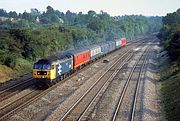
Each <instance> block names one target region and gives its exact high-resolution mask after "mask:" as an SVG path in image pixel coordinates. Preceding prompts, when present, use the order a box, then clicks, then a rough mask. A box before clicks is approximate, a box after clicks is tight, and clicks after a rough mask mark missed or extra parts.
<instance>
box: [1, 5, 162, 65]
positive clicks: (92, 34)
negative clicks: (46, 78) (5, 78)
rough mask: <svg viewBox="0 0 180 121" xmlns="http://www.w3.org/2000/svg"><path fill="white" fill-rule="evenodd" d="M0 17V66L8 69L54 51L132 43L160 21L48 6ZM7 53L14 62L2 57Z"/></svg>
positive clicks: (151, 18) (159, 24) (158, 19)
mask: <svg viewBox="0 0 180 121" xmlns="http://www.w3.org/2000/svg"><path fill="white" fill-rule="evenodd" d="M0 17H1V18H0V22H1V25H0V30H1V31H0V40H1V44H0V64H6V65H7V66H10V67H12V68H14V65H13V64H16V65H17V61H18V60H17V58H18V59H19V58H21V59H25V60H28V61H30V62H32V61H35V60H37V59H39V58H43V57H45V56H47V55H51V54H53V53H55V52H57V51H63V50H67V49H72V48H75V47H81V46H84V45H86V46H87V45H91V44H95V43H100V42H104V41H110V40H114V39H116V38H120V37H126V38H130V39H132V38H133V37H135V36H137V35H141V34H144V33H148V32H156V31H158V29H159V28H160V27H161V17H145V16H138V15H132V16H118V17H111V16H110V15H109V14H108V13H106V12H103V11H101V12H100V13H96V12H95V11H92V10H90V11H89V12H88V13H87V14H83V13H82V12H79V13H78V14H77V13H73V12H71V11H69V10H68V11H67V12H66V13H63V12H60V11H58V10H54V9H53V8H52V7H51V6H47V8H46V11H43V12H40V11H38V10H37V9H36V8H33V9H31V11H30V12H26V11H25V12H23V13H19V14H18V13H16V12H15V11H10V12H9V13H7V12H6V11H5V10H3V9H0ZM9 53H11V55H14V56H12V58H14V59H12V58H10V57H6V55H7V54H9Z"/></svg>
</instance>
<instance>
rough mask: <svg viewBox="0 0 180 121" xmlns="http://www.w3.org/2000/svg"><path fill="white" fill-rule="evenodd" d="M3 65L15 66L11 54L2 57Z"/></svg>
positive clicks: (14, 59) (13, 57) (14, 60)
mask: <svg viewBox="0 0 180 121" xmlns="http://www.w3.org/2000/svg"><path fill="white" fill-rule="evenodd" d="M4 65H6V66H8V67H10V68H14V67H15V66H16V58H15V56H12V55H7V56H6V57H5V59H4Z"/></svg>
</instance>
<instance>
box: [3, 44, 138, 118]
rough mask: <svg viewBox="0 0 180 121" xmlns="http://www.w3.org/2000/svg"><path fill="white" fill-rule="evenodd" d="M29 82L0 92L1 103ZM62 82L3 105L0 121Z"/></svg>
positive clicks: (33, 91) (35, 90)
mask: <svg viewBox="0 0 180 121" xmlns="http://www.w3.org/2000/svg"><path fill="white" fill-rule="evenodd" d="M137 45H138V44H137ZM129 46H130V45H129ZM127 50H128V48H127V49H125V51H127ZM100 60H101V59H100ZM85 68H86V67H85ZM83 70H84V69H82V71H83ZM74 75H75V74H73V75H72V76H74ZM69 78H71V77H69ZM69 78H67V79H69ZM67 79H65V80H67ZM65 80H64V81H65ZM30 81H31V82H32V80H31V79H29V80H27V81H24V82H22V83H20V84H17V85H14V86H13V87H10V88H7V89H5V90H4V91H1V93H0V95H2V99H1V100H2V101H3V100H6V99H7V98H10V97H11V96H13V95H15V94H17V93H19V92H18V91H14V92H13V90H14V89H15V90H23V89H25V88H26V86H27V85H31V84H30V83H28V82H30ZM64 81H61V82H60V83H59V84H57V85H54V86H52V87H50V88H49V89H47V90H45V91H42V90H41V91H40V90H37V89H34V90H32V92H30V93H29V94H27V95H25V96H22V97H21V98H19V99H17V100H15V101H12V102H9V103H7V105H5V106H3V107H0V121H1V120H2V121H4V120H7V119H8V118H9V117H10V116H12V115H13V114H15V113H17V112H18V111H20V110H22V109H23V108H25V107H26V106H28V105H29V104H31V103H32V102H34V101H36V100H37V99H39V98H40V97H42V96H43V95H45V94H47V93H48V92H49V91H51V90H52V89H53V88H55V87H57V86H58V85H60V84H61V83H63V82H64ZM22 85H26V86H22ZM20 87H21V88H20ZM8 92H12V94H11V93H8ZM3 95H4V96H3Z"/></svg>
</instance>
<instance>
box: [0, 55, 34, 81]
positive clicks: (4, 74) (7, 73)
mask: <svg viewBox="0 0 180 121" xmlns="http://www.w3.org/2000/svg"><path fill="white" fill-rule="evenodd" d="M32 65H33V64H32V63H30V62H29V61H27V60H25V59H22V58H18V59H17V60H16V66H15V68H14V69H11V68H9V67H7V66H5V65H0V83H3V82H6V81H8V80H10V79H13V78H16V77H19V76H21V75H24V74H26V73H29V72H31V71H32Z"/></svg>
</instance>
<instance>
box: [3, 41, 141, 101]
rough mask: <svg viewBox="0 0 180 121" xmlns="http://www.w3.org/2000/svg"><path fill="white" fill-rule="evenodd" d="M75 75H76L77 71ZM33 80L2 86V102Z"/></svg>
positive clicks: (130, 44) (29, 85)
mask: <svg viewBox="0 0 180 121" xmlns="http://www.w3.org/2000/svg"><path fill="white" fill-rule="evenodd" d="M134 43H135V42H132V43H129V44H127V46H132V44H134ZM136 43H138V42H136ZM127 49H128V48H127ZM127 49H125V50H124V51H123V52H125V51H127ZM100 60H101V59H99V60H98V61H100ZM98 61H97V62H98ZM86 68H88V66H87V67H85V68H84V69H86ZM84 69H82V70H81V71H83V70H84ZM73 75H76V73H75V74H73ZM33 81H34V79H33V78H32V77H30V78H27V79H25V80H22V81H20V80H17V83H13V84H10V85H9V86H7V87H6V86H5V87H3V86H2V87H0V97H1V98H0V102H2V101H4V100H6V99H8V98H10V97H12V96H13V95H16V94H18V93H20V92H21V91H23V90H24V89H27V88H29V87H31V86H32V85H33Z"/></svg>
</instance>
